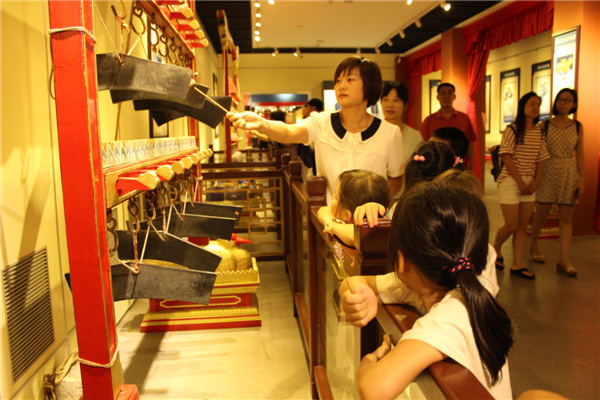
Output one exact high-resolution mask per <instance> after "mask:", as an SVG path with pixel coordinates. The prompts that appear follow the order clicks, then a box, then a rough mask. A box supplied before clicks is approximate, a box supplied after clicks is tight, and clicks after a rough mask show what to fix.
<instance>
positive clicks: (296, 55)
mask: <svg viewBox="0 0 600 400" xmlns="http://www.w3.org/2000/svg"><path fill="white" fill-rule="evenodd" d="M299 55H300V49H299V48H297V47H296V51H295V52H294V57H298V56H299Z"/></svg>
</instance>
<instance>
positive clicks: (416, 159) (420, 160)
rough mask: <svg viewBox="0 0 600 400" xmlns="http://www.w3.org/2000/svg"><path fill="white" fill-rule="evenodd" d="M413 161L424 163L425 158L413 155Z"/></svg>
mask: <svg viewBox="0 0 600 400" xmlns="http://www.w3.org/2000/svg"><path fill="white" fill-rule="evenodd" d="M413 160H415V161H417V162H424V161H425V156H422V155H420V154H415V155H414V156H413Z"/></svg>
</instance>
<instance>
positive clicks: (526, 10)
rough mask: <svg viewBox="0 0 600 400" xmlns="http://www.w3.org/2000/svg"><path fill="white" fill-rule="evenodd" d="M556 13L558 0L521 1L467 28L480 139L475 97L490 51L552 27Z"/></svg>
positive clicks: (470, 108) (471, 109)
mask: <svg viewBox="0 0 600 400" xmlns="http://www.w3.org/2000/svg"><path fill="white" fill-rule="evenodd" d="M553 14H554V2H552V1H519V2H514V3H512V4H511V5H509V6H506V7H504V8H502V9H501V10H499V11H497V12H495V13H493V14H491V15H488V16H487V17H485V18H482V19H480V20H478V21H476V22H474V23H472V24H470V25H468V26H466V27H465V28H463V36H464V40H465V53H466V54H467V55H468V56H469V59H468V66H467V68H468V71H467V85H468V93H469V103H468V105H467V115H468V116H469V118H470V119H471V123H472V124H473V127H474V128H475V132H476V134H477V137H478V138H479V137H480V135H481V132H479V129H478V124H477V111H476V109H475V98H476V97H477V94H478V93H479V90H480V89H481V87H482V85H483V82H484V81H485V69H486V65H487V59H488V55H489V53H490V50H492V49H495V48H498V47H502V46H505V45H507V44H510V43H514V42H517V41H519V40H521V39H525V38H528V37H530V36H533V35H537V34H538V33H541V32H543V31H545V30H548V29H550V28H552V22H553ZM475 158H476V159H478V157H475Z"/></svg>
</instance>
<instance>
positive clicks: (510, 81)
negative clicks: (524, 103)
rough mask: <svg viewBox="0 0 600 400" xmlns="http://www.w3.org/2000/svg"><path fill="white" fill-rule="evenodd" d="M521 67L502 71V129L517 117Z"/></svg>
mask: <svg viewBox="0 0 600 400" xmlns="http://www.w3.org/2000/svg"><path fill="white" fill-rule="evenodd" d="M520 75H521V70H520V69H519V68H515V69H511V70H508V71H503V72H500V131H501V132H502V131H503V130H504V129H505V128H506V126H507V125H508V124H510V123H511V122H513V121H514V120H515V118H516V117H517V106H518V104H519V79H520Z"/></svg>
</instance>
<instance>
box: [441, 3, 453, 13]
mask: <svg viewBox="0 0 600 400" xmlns="http://www.w3.org/2000/svg"><path fill="white" fill-rule="evenodd" d="M440 7H442V8H443V9H444V10H446V11H450V9H451V8H452V5H450V3H448V2H446V1H442V4H440Z"/></svg>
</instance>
